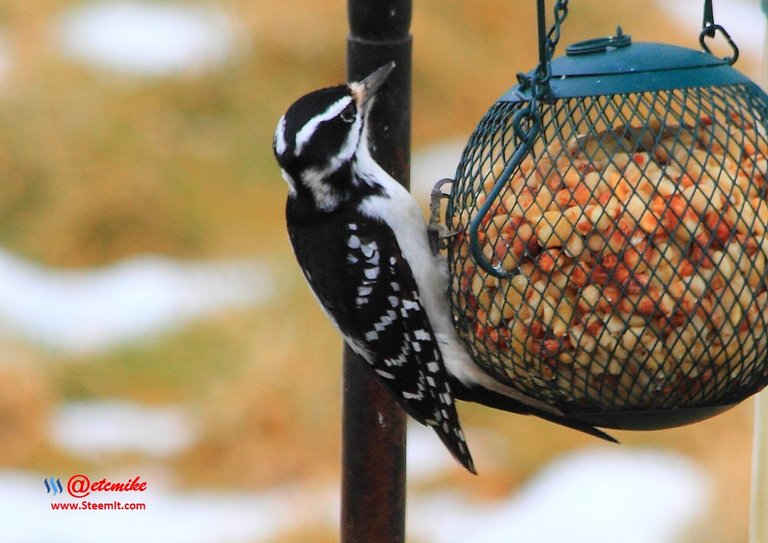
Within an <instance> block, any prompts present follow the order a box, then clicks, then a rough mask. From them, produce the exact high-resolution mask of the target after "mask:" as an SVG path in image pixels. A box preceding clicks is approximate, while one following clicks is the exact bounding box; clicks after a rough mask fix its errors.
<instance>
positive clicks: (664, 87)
mask: <svg viewBox="0 0 768 543" xmlns="http://www.w3.org/2000/svg"><path fill="white" fill-rule="evenodd" d="M543 4H544V2H543V0H539V3H538V5H539V36H540V38H539V42H540V43H539V46H540V55H539V56H540V63H539V66H538V67H537V68H536V69H535V70H533V71H532V72H530V73H528V74H521V75H519V76H518V84H517V85H515V86H514V87H512V88H511V89H510V90H509V91H508V92H507V93H506V94H504V95H503V96H502V97H501V98H500V99H499V100H497V101H496V103H495V104H494V105H493V106H492V107H491V108H490V109H489V111H488V112H487V113H486V115H485V116H484V117H483V118H482V119H481V120H480V122H479V124H478V125H477V128H476V129H475V131H474V133H473V134H472V136H471V137H470V139H469V142H468V144H467V146H466V148H465V150H464V152H463V155H462V158H461V162H460V164H459V166H458V169H457V172H456V178H455V182H454V183H453V187H452V190H451V194H450V200H449V204H448V207H447V210H446V225H447V227H448V229H449V230H450V231H451V232H455V233H456V235H454V236H453V237H451V238H449V247H448V260H449V266H450V275H451V290H450V296H451V305H452V311H453V315H454V320H455V323H456V327H457V330H458V331H459V334H460V335H461V337H462V338H463V339H464V340H465V342H466V344H467V346H468V348H469V349H470V351H471V353H472V355H473V357H474V359H475V361H476V362H477V363H478V364H479V365H480V366H481V367H482V368H483V370H484V371H486V372H487V373H489V374H490V375H492V376H494V377H495V378H496V379H497V380H499V381H501V382H503V383H506V384H509V385H511V386H512V387H514V388H516V389H517V390H519V391H521V392H523V393H525V394H528V395H530V396H532V397H535V398H538V399H541V400H544V401H546V402H548V403H550V404H552V405H554V406H556V407H557V408H558V409H560V410H561V411H563V412H564V413H567V414H569V415H570V416H572V417H574V418H576V419H579V420H582V421H584V422H588V423H590V424H594V425H598V426H603V427H611V428H626V429H653V428H666V427H672V426H677V425H681V424H686V423H690V422H694V421H697V420H701V419H704V418H707V417H709V416H712V415H714V414H717V413H719V412H721V411H724V410H725V409H728V408H729V407H732V406H733V405H735V404H736V403H738V402H740V401H741V400H743V399H745V398H746V397H748V396H750V395H752V394H754V393H755V392H757V391H759V390H760V389H762V388H763V387H764V386H765V385H766V383H767V382H768V289H767V288H766V260H767V257H768V236H767V235H766V231H767V230H768V201H767V200H766V192H767V191H768V188H767V183H768V181H767V179H768V177H767V173H768V139H767V138H766V132H767V128H768V127H767V125H766V123H767V119H768V96H766V94H765V93H764V92H763V91H762V90H761V89H760V88H759V87H758V86H757V85H756V84H755V83H753V82H752V81H750V80H749V79H748V78H746V77H745V76H743V75H742V74H740V73H739V72H737V71H736V70H734V69H733V68H732V67H731V65H732V64H733V62H735V60H736V58H737V56H738V49H736V46H735V45H734V44H733V42H732V41H731V39H730V37H729V36H728V34H727V32H726V31H725V30H724V29H723V28H722V27H720V26H718V25H715V24H714V22H713V19H712V6H711V1H707V2H706V3H705V24H704V30H703V31H702V33H701V36H700V42H701V44H702V47H703V49H704V50H703V51H695V50H691V49H686V48H682V47H676V46H672V45H664V44H657V43H632V41H631V39H630V37H629V36H626V35H624V34H622V32H621V30H620V29H619V30H618V31H617V33H616V35H615V36H611V37H608V38H601V39H596V40H589V41H586V42H582V43H578V44H575V45H573V46H571V47H568V48H567V51H566V54H565V55H564V56H561V57H558V58H555V59H552V56H553V51H554V49H555V47H556V44H557V41H558V39H559V29H560V25H561V24H562V22H563V21H564V19H565V16H566V14H567V2H565V1H558V2H557V4H556V7H555V24H554V26H553V28H552V29H551V30H550V31H549V33H548V34H545V32H544V13H543ZM718 35H719V36H723V37H724V38H725V39H726V40H727V42H728V43H729V44H730V45H731V47H732V55H731V56H730V57H729V58H725V59H721V58H717V57H715V56H713V55H712V54H711V53H710V51H709V48H708V47H707V43H706V40H707V39H709V38H714V37H716V36H718Z"/></svg>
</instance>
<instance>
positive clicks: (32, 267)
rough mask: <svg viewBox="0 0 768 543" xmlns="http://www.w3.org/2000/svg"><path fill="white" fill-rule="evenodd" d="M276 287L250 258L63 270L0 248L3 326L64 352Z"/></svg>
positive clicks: (145, 332) (175, 322)
mask: <svg viewBox="0 0 768 543" xmlns="http://www.w3.org/2000/svg"><path fill="white" fill-rule="evenodd" d="M273 290H274V281H273V278H272V274H271V273H270V270H269V268H268V267H267V266H265V265H263V264H261V263H259V262H257V261H253V260H234V261H223V262H203V263H200V262H182V261H175V260H172V259H169V258H163V257H150V256H144V257H137V258H133V259H130V260H125V261H123V262H120V263H117V264H114V265H112V266H108V267H105V268H101V269H97V270H86V271H61V270H55V269H50V268H46V267H43V266H39V265H36V264H33V263H31V262H28V261H25V260H23V259H21V258H19V257H18V256H15V255H13V254H12V253H9V252H8V251H4V250H2V249H0V330H2V333H4V334H8V335H18V336H21V337H23V338H25V339H27V340H30V341H32V342H35V343H39V344H42V345H45V346H47V347H50V348H52V349H57V350H61V351H65V352H72V353H85V352H93V351H99V350H104V349H107V348H109V347H113V346H114V345H116V344H120V343H124V342H127V341H129V340H136V339H139V338H142V337H145V336H149V335H153V336H154V335H159V334H160V333H162V332H165V331H167V330H168V329H169V328H174V327H179V326H181V325H183V324H186V323H188V322H190V321H192V320H194V319H198V318H201V317H204V316H207V315H209V314H211V313H213V312H215V311H217V310H221V309H223V308H232V307H249V306H253V305H255V304H258V303H261V302H264V301H265V300H266V299H267V298H268V297H269V296H270V295H271V294H272V292H273Z"/></svg>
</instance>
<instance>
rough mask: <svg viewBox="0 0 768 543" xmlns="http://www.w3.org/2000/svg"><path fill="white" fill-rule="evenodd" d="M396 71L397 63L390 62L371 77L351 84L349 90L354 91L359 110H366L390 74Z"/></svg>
mask: <svg viewBox="0 0 768 543" xmlns="http://www.w3.org/2000/svg"><path fill="white" fill-rule="evenodd" d="M394 69H395V63H394V62H389V63H387V64H385V65H384V66H382V67H381V68H379V69H378V70H376V71H375V72H373V73H372V74H371V75H369V76H368V77H366V78H365V79H363V80H362V81H358V82H355V83H350V84H349V88H350V89H352V96H353V97H354V98H355V102H357V108H358V109H364V108H365V107H366V105H367V104H368V103H369V102H370V100H371V98H373V97H374V96H375V95H376V91H378V90H379V88H380V87H381V86H382V85H383V84H384V81H386V80H387V77H389V74H390V73H392V70H394Z"/></svg>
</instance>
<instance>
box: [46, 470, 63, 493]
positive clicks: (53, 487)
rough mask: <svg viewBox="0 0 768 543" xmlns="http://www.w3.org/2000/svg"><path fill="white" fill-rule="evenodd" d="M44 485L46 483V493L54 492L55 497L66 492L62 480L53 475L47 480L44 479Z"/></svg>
mask: <svg viewBox="0 0 768 543" xmlns="http://www.w3.org/2000/svg"><path fill="white" fill-rule="evenodd" d="M43 483H45V493H46V494H50V493H51V492H53V495H54V496H55V495H56V494H61V493H63V492H64V487H63V486H61V479H59V478H55V479H54V477H53V475H51V476H50V477H48V478H47V479H43Z"/></svg>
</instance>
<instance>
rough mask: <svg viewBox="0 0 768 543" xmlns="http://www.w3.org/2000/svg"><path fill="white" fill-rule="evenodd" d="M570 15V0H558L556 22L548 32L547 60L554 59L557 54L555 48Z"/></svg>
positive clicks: (556, 3)
mask: <svg viewBox="0 0 768 543" xmlns="http://www.w3.org/2000/svg"><path fill="white" fill-rule="evenodd" d="M566 17H568V0H557V2H555V23H554V24H553V25H552V28H550V29H549V32H548V33H547V60H552V57H553V56H554V54H555V48H556V47H557V44H558V42H559V41H560V27H561V26H562V24H563V22H565V18H566Z"/></svg>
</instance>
